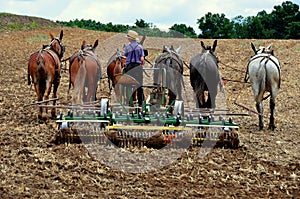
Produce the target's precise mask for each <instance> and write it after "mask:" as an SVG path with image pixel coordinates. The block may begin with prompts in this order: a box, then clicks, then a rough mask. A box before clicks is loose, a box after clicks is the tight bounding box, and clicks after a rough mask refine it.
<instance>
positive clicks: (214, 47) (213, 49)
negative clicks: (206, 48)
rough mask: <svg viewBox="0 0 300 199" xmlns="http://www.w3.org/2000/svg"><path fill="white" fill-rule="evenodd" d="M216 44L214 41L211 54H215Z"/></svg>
mask: <svg viewBox="0 0 300 199" xmlns="http://www.w3.org/2000/svg"><path fill="white" fill-rule="evenodd" d="M217 44H218V41H217V40H215V41H214V44H213V48H212V51H213V52H215V50H216V47H217Z"/></svg>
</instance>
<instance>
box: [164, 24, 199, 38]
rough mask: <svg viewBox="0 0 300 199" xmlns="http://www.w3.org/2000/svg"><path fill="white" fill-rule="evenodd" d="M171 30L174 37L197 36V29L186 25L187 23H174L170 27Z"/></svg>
mask: <svg viewBox="0 0 300 199" xmlns="http://www.w3.org/2000/svg"><path fill="white" fill-rule="evenodd" d="M169 30H171V34H172V35H173V36H174V37H184V36H186V37H191V38H196V37H197V34H196V32H195V30H194V29H193V28H192V27H190V26H186V25H185V24H174V25H173V26H172V27H171V28H169Z"/></svg>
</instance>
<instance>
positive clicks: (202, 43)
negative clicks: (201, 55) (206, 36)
mask: <svg viewBox="0 0 300 199" xmlns="http://www.w3.org/2000/svg"><path fill="white" fill-rule="evenodd" d="M201 46H202V48H203V49H205V46H204V42H203V41H201Z"/></svg>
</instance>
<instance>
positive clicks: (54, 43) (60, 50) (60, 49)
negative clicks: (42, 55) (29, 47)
mask: <svg viewBox="0 0 300 199" xmlns="http://www.w3.org/2000/svg"><path fill="white" fill-rule="evenodd" d="M63 35H64V33H63V30H61V31H60V36H59V38H55V37H54V36H53V35H52V34H51V33H50V38H51V43H50V45H49V46H50V49H51V50H53V51H54V52H55V53H56V54H57V55H58V57H59V58H60V59H61V58H62V57H63V56H64V53H65V46H64V45H62V42H61V41H62V38H63Z"/></svg>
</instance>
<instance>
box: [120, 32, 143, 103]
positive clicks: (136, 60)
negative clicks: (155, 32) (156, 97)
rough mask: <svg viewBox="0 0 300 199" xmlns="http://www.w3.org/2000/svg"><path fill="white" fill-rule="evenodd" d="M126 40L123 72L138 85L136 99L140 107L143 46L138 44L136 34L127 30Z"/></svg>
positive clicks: (141, 101) (141, 100)
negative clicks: (127, 42)
mask: <svg viewBox="0 0 300 199" xmlns="http://www.w3.org/2000/svg"><path fill="white" fill-rule="evenodd" d="M126 38H127V39H128V41H129V44H127V45H126V46H125V47H124V56H125V57H126V64H125V67H124V72H125V73H126V74H128V75H130V76H131V77H133V78H134V79H135V80H137V82H138V83H139V84H138V85H137V98H138V104H139V106H142V105H143V100H144V91H143V87H142V84H143V65H144V63H145V59H144V56H145V54H144V49H143V46H142V45H141V44H139V43H138V33H137V32H135V31H133V30H129V31H128V33H127V35H126ZM133 69H134V70H133ZM134 93H135V92H134Z"/></svg>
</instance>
